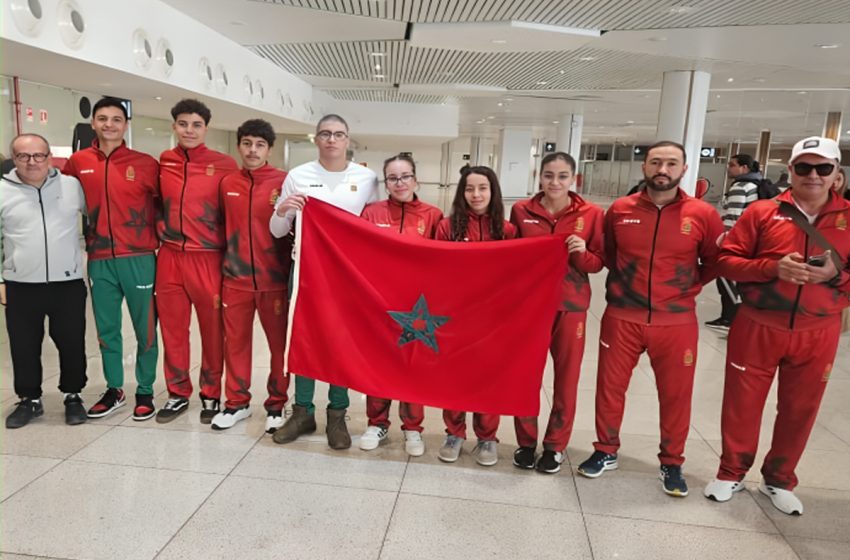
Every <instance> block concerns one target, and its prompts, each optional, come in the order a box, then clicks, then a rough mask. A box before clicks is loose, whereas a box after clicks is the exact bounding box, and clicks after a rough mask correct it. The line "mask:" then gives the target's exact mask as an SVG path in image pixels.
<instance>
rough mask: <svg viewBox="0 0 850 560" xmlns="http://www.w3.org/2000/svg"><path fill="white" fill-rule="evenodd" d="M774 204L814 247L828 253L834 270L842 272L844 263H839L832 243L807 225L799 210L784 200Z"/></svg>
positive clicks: (839, 258)
mask: <svg viewBox="0 0 850 560" xmlns="http://www.w3.org/2000/svg"><path fill="white" fill-rule="evenodd" d="M776 204H778V205H779V213H780V214H782V215H783V216H788V217H789V218H791V220H793V221H794V224H796V225H797V227H799V228H800V229H801V230H803V231H804V232H806V235H808V236H809V237H810V238H811V239H812V241H814V242H815V245H817V246H818V247H820V248H821V249H823V250H824V251H829V257H830V259H831V260H832V264H834V265H835V268H836V270H838V271H839V272H840V271H842V270H844V263H842V262H841V256H840V255H839V254H838V251H836V250H835V247H833V245H832V243H830V242H829V241H828V240H827V238H826V237H824V236H823V234H822V233H821V232H819V231H818V230H817V229H816V228H815V227H814V226H813V225H812V224H810V223H809V220H808V219H806V217H805V216H804V215H803V213H802V212H801V211H800V209H799V208H797V207H796V206H795V205H793V204H791V203H789V202H785V201H784V200H777V201H776Z"/></svg>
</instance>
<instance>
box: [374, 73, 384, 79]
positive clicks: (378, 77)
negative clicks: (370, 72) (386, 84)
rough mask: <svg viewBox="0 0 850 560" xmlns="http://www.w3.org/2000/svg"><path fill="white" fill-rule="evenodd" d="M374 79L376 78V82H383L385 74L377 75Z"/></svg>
mask: <svg viewBox="0 0 850 560" xmlns="http://www.w3.org/2000/svg"><path fill="white" fill-rule="evenodd" d="M372 77H373V78H375V79H376V80H383V79H384V75H383V74H375V75H374V76H372Z"/></svg>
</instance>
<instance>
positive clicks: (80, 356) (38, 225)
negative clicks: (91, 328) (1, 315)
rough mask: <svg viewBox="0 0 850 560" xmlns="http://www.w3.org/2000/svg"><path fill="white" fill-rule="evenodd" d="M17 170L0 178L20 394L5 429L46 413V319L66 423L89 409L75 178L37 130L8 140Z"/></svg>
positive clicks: (6, 289) (3, 251)
mask: <svg viewBox="0 0 850 560" xmlns="http://www.w3.org/2000/svg"><path fill="white" fill-rule="evenodd" d="M10 151H11V153H12V158H13V159H14V161H15V169H13V170H12V171H10V172H9V173H7V174H6V175H4V176H3V178H2V179H0V261H2V263H3V275H2V281H0V304H2V305H4V306H5V308H6V331H7V332H8V334H9V353H10V354H11V357H12V373H13V376H14V388H15V394H17V395H18V397H19V398H20V401H18V403H17V404H16V405H15V410H13V411H12V413H11V414H9V416H7V417H6V428H10V429H13V428H21V427H23V426H26V425H27V424H28V423H29V422H30V421H31V420H32V419H33V418H36V417H38V416H41V415H42V414H44V405H43V404H42V402H41V395H42V392H41V382H42V374H43V370H42V366H41V345H42V342H43V340H44V320H45V318H46V319H47V320H48V322H49V327H48V333H49V334H50V338H51V339H52V340H53V342H54V344H56V348H57V349H58V350H59V390H60V391H62V392H63V393H65V423H66V424H69V425H76V424H82V423H84V422H85V421H86V409H85V407H84V406H83V400H82V399H81V398H80V392H81V391H82V390H83V388H84V387H85V386H86V381H87V378H86V285H85V283H84V282H83V260H82V254H81V253H82V252H81V250H80V241H79V228H80V223H81V219H82V217H83V216H84V215H85V213H86V199H85V195H84V194H83V188H82V186H81V185H80V182H79V181H77V180H76V179H75V178H73V177H69V176H67V175H62V174H60V173H59V170H58V169H53V168H51V163H52V162H51V157H50V144H49V143H48V142H47V140H45V139H44V138H43V137H42V136H39V135H38V134H20V135H18V136H16V137H15V138H14V139H13V140H12V143H11V146H10Z"/></svg>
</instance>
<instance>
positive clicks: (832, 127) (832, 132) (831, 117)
mask: <svg viewBox="0 0 850 560" xmlns="http://www.w3.org/2000/svg"><path fill="white" fill-rule="evenodd" d="M841 117H842V114H841V112H840V111H830V112H829V113H827V114H826V120H825V121H824V123H823V134H821V136H823V137H824V138H832V139H833V140H835V141H836V142H838V141H840V140H841Z"/></svg>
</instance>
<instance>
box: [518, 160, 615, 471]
mask: <svg viewBox="0 0 850 560" xmlns="http://www.w3.org/2000/svg"><path fill="white" fill-rule="evenodd" d="M575 170H576V162H575V160H574V159H573V157H572V156H571V155H569V154H566V153H563V152H555V153H552V154H549V155H547V156H545V157H544V158H543V160H542V161H541V164H540V192H539V193H537V194H536V195H534V196H533V197H531V198H530V199H528V200H521V201H519V202H517V203H515V204H514V205H513V208H512V209H511V223H512V224H513V225H514V226H515V227H516V228H517V232H518V234H519V235H518V236H519V237H535V236H538V235H558V234H560V235H565V236H566V243H567V250H568V251H569V253H570V257H569V271H568V273H567V275H566V276H565V277H564V281H563V283H562V290H561V305H560V308H559V309H558V313H557V315H556V316H555V322H554V323H553V325H552V339H551V342H550V351H551V353H552V362H553V369H554V373H555V381H554V387H553V392H552V397H553V399H552V409H551V411H550V412H549V422H548V424H547V426H546V434H545V435H544V437H543V453H542V454H541V455H540V457H539V458H535V454H536V449H537V416H528V417H523V418H519V417H518V418H514V428H515V430H516V438H517V445H518V446H519V447H518V448H517V450H516V451H514V458H513V462H514V465H515V466H516V467H518V468H521V469H533V468H536V469H537V471H538V472H541V473H548V474H554V473H557V472H558V471H559V470H561V463H563V462H564V458H565V455H564V451H565V450H566V448H567V444H568V443H569V441H570V435H571V434H572V428H573V419H574V418H575V412H576V394H577V392H578V379H579V374H580V372H581V359H582V356H584V344H585V331H586V324H587V308H588V306H589V305H590V282H589V279H588V274H592V273H594V272H599V271H600V270H602V220H603V216H604V214H603V212H602V209H601V208H599V207H598V206H596V205H594V204H591V203H589V202H586V201H585V200H584V199H582V198H581V197H580V196H579V195H577V194H576V193H574V192H571V191H570V188H571V187H572V185H573V182H574V181H575Z"/></svg>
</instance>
